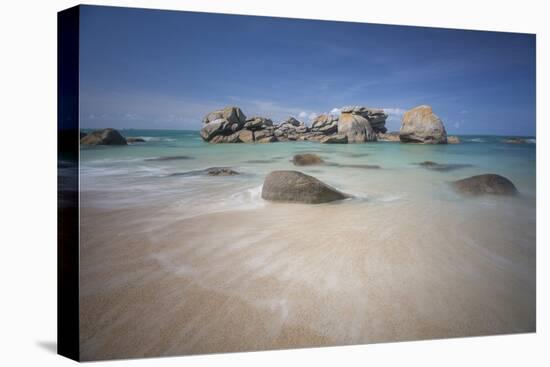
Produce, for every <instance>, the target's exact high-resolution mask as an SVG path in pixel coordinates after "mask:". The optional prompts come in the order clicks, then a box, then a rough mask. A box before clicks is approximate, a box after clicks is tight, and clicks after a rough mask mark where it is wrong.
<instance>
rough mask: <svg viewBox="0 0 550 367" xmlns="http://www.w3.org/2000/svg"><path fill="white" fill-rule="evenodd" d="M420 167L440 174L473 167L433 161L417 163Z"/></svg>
mask: <svg viewBox="0 0 550 367" xmlns="http://www.w3.org/2000/svg"><path fill="white" fill-rule="evenodd" d="M417 164H418V165H419V166H422V167H424V168H427V169H429V170H432V171H439V172H448V171H454V170H455V169H461V168H466V167H472V165H471V164H460V163H444V164H441V163H436V162H432V161H424V162H421V163H417Z"/></svg>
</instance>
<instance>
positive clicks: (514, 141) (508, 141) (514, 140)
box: [503, 138, 527, 144]
mask: <svg viewBox="0 0 550 367" xmlns="http://www.w3.org/2000/svg"><path fill="white" fill-rule="evenodd" d="M503 142H505V143H506V144H525V143H527V140H525V139H522V138H508V139H504V140H503Z"/></svg>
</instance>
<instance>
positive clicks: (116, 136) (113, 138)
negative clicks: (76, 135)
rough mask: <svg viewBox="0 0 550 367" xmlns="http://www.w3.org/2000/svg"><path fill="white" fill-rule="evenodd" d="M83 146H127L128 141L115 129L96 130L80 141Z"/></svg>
mask: <svg viewBox="0 0 550 367" xmlns="http://www.w3.org/2000/svg"><path fill="white" fill-rule="evenodd" d="M80 144H81V145H127V144H128V143H127V142H126V139H125V138H124V137H123V136H122V135H121V134H120V133H119V132H118V131H117V130H115V129H103V130H95V131H92V132H91V133H89V134H87V135H86V136H84V137H83V138H82V139H80Z"/></svg>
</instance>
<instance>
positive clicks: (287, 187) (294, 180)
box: [262, 171, 347, 204]
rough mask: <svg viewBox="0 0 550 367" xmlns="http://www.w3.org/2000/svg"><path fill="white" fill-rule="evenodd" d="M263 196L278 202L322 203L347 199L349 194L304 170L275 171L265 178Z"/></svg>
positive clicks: (265, 198)
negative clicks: (307, 173)
mask: <svg viewBox="0 0 550 367" xmlns="http://www.w3.org/2000/svg"><path fill="white" fill-rule="evenodd" d="M262 198H263V199H264V200H270V201H278V202H288V203H305V204H320V203H327V202H331V201H335V200H342V199H346V198H347V195H346V194H343V193H341V192H340V191H338V190H336V189H334V188H332V187H330V186H329V185H327V184H325V183H323V182H321V181H319V180H318V179H316V178H315V177H312V176H309V175H306V174H304V173H302V172H298V171H273V172H270V173H269V174H268V175H267V176H266V178H265V180H264V185H263V187H262Z"/></svg>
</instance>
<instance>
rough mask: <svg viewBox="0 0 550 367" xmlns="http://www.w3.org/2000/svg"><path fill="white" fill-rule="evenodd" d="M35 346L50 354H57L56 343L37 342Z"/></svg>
mask: <svg viewBox="0 0 550 367" xmlns="http://www.w3.org/2000/svg"><path fill="white" fill-rule="evenodd" d="M36 345H38V346H39V347H41V348H43V349H45V350H46V351H48V352H50V353H53V354H57V342H55V341H38V342H36Z"/></svg>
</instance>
